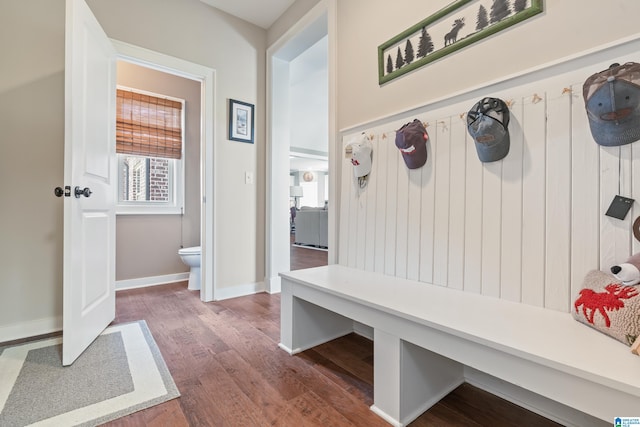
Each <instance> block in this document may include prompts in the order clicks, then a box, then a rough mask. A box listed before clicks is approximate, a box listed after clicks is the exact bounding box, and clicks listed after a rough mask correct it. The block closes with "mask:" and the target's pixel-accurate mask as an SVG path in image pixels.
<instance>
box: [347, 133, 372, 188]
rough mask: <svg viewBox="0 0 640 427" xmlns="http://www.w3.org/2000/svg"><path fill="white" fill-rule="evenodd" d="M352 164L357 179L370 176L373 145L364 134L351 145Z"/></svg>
mask: <svg viewBox="0 0 640 427" xmlns="http://www.w3.org/2000/svg"><path fill="white" fill-rule="evenodd" d="M350 145H351V164H352V165H353V174H354V175H355V177H356V178H361V177H363V176H367V175H369V173H370V172H371V151H372V149H373V145H372V144H371V141H369V138H368V137H367V135H365V134H364V133H363V134H361V135H360V136H359V137H358V139H357V140H356V141H355V142H352V143H351V144H350Z"/></svg>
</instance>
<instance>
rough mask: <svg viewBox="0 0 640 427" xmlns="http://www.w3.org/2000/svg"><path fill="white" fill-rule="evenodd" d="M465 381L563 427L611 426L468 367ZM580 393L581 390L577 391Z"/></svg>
mask: <svg viewBox="0 0 640 427" xmlns="http://www.w3.org/2000/svg"><path fill="white" fill-rule="evenodd" d="M464 377H465V381H466V382H468V383H469V384H471V385H472V386H474V387H478V388H479V389H482V390H484V391H487V392H489V393H491V394H493V395H496V396H498V397H501V398H502V399H504V400H507V401H509V402H511V403H513V404H515V405H518V406H520V407H522V408H525V409H527V410H529V411H531V412H534V413H536V414H538V415H541V416H543V417H545V418H548V419H550V420H552V421H555V422H557V423H559V424H561V425H563V426H568V427H570V426H575V427H603V426H610V425H611V423H607V422H605V421H603V420H601V419H599V418H595V417H592V416H591V415H589V414H585V413H584V412H580V411H578V410H576V409H573V408H570V407H568V406H566V405H563V404H561V403H558V402H556V401H554V400H551V399H548V398H546V397H544V396H541V395H539V394H536V393H533V392H531V391H529V390H526V389H524V388H522V387H518V386H517V385H514V384H511V383H509V382H506V381H503V380H501V379H499V378H496V377H493V376H491V375H488V374H485V373H484V372H480V371H478V370H475V369H473V368H470V367H468V366H465V369H464ZM575 392H576V393H579V390H575ZM611 421H613V420H611Z"/></svg>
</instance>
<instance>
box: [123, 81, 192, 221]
mask: <svg viewBox="0 0 640 427" xmlns="http://www.w3.org/2000/svg"><path fill="white" fill-rule="evenodd" d="M116 100H117V102H116V106H117V107H116V153H117V156H118V206H117V213H118V214H153V213H165V214H178V213H182V210H183V193H184V188H183V167H182V163H183V157H184V156H183V154H184V144H183V140H184V132H183V129H184V126H183V124H184V100H178V99H175V98H169V97H166V96H162V95H157V94H151V93H148V92H142V91H137V90H133V89H129V88H122V87H119V88H118V90H117V96H116Z"/></svg>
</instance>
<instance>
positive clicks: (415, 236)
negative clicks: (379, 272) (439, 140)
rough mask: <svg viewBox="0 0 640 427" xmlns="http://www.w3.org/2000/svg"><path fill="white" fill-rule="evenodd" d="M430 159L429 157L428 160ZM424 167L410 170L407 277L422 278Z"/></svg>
mask: <svg viewBox="0 0 640 427" xmlns="http://www.w3.org/2000/svg"><path fill="white" fill-rule="evenodd" d="M428 160H429V159H427V161H428ZM421 185H422V168H420V169H412V170H410V171H409V222H408V233H407V279H411V280H418V279H419V278H420V214H421V208H422V197H421V196H422V191H421V190H422V187H421Z"/></svg>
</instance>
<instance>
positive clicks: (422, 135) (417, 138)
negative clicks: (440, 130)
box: [396, 119, 429, 169]
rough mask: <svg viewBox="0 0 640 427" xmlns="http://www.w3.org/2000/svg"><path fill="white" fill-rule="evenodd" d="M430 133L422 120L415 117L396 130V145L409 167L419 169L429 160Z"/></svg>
mask: <svg viewBox="0 0 640 427" xmlns="http://www.w3.org/2000/svg"><path fill="white" fill-rule="evenodd" d="M428 139H429V134H427V130H426V129H425V128H424V125H423V124H422V122H421V121H420V120H418V119H415V120H414V121H412V122H409V123H407V124H405V125H404V126H402V127H401V128H400V129H399V130H397V131H396V147H398V149H399V150H400V153H401V154H402V158H403V159H404V162H405V164H406V165H407V167H408V168H409V169H418V168H421V167H422V166H424V164H425V163H426V162H427V140H428Z"/></svg>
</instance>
